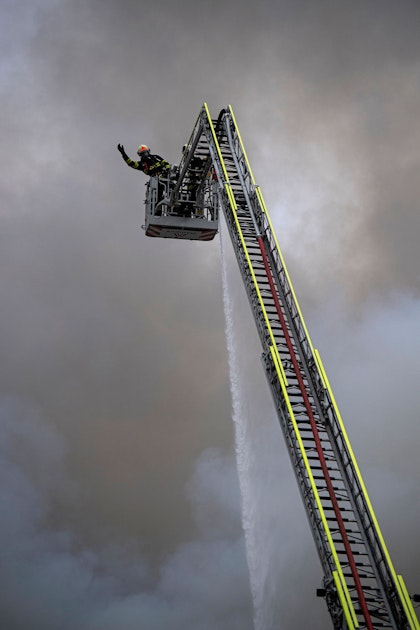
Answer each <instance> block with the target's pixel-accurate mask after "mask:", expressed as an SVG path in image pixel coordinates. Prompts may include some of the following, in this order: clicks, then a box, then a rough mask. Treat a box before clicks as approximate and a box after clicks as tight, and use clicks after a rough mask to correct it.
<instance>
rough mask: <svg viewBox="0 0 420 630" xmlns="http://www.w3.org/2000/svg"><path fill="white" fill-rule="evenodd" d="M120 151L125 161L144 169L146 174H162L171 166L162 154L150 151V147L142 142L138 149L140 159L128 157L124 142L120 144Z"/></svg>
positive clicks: (141, 169)
mask: <svg viewBox="0 0 420 630" xmlns="http://www.w3.org/2000/svg"><path fill="white" fill-rule="evenodd" d="M118 151H119V152H120V153H121V155H122V158H123V160H124V162H126V163H127V164H128V166H131V168H135V169H137V170H138V171H143V173H145V174H146V175H150V177H152V176H153V175H160V174H161V173H163V172H165V171H167V170H168V169H169V168H170V166H171V165H170V164H169V162H167V161H166V160H164V159H163V158H162V157H161V156H160V155H154V154H152V153H150V149H149V147H148V146H146V145H145V144H141V145H140V146H139V148H138V150H137V155H138V156H139V158H140V160H138V161H136V160H132V159H131V158H129V157H128V155H127V154H126V152H125V150H124V146H123V145H122V144H119V145H118Z"/></svg>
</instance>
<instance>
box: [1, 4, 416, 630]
mask: <svg viewBox="0 0 420 630" xmlns="http://www.w3.org/2000/svg"><path fill="white" fill-rule="evenodd" d="M1 11H2V19H1V27H0V28H1V52H2V55H1V62H0V91H1V103H2V104H1V109H2V118H1V133H2V143H1V146H0V166H1V171H2V175H3V177H2V181H1V183H0V196H1V214H0V221H1V237H0V238H1V243H0V269H1V282H0V309H1V328H0V349H1V355H2V364H1V365H0V382H1V396H2V401H3V407H2V410H3V411H2V415H1V422H2V425H1V427H2V428H1V431H2V432H1V436H2V441H1V448H2V467H3V468H2V469H3V472H4V474H3V476H2V482H3V485H2V488H3V495H2V496H3V499H4V500H3V503H2V506H3V507H2V519H1V520H3V523H4V529H3V537H2V539H3V540H6V542H7V541H11V544H8V545H7V544H6V548H7V549H8V553H7V557H6V559H5V564H4V565H3V566H4V567H5V570H4V571H1V579H2V585H3V587H4V589H3V593H7V594H8V597H7V599H6V597H5V598H4V603H3V606H2V608H1V611H0V619H1V621H2V623H3V624H6V625H7V627H8V628H10V630H15V629H16V630H18V629H20V628H25V627H27V625H28V621H27V620H28V618H30V625H31V627H33V628H36V627H39V628H43V629H44V628H48V627H54V628H55V627H57V624H58V622H57V620H59V621H60V623H62V625H63V627H64V628H65V627H68V628H72V627H75V626H77V627H82V628H83V624H85V627H86V628H87V629H88V630H92V629H93V628H96V627H101V629H102V630H103V628H106V627H107V624H108V627H109V628H110V629H112V628H113V627H121V626H122V625H123V627H124V628H127V629H128V630H129V628H130V624H131V626H132V627H136V628H138V627H139V623H141V621H142V620H143V619H147V623H148V624H149V625H148V626H146V627H147V628H148V630H150V628H153V625H152V623H154V624H155V625H156V627H162V624H164V625H163V627H165V624H166V627H170V628H175V629H176V628H177V627H178V626H177V625H176V624H178V625H180V624H181V623H183V624H184V626H183V627H185V626H188V625H189V626H190V627H194V628H207V627H217V628H223V623H225V624H226V627H229V628H234V627H235V624H236V626H238V627H239V624H240V625H241V627H242V628H243V627H252V616H253V614H252V612H251V596H250V587H249V577H248V571H247V567H246V562H245V552H244V543H243V533H242V528H241V524H240V522H239V517H238V506H237V501H238V497H239V491H238V489H237V480H236V474H235V471H234V467H233V465H232V459H231V453H232V452H233V450H234V436H233V434H234V428H233V426H232V421H231V400H230V391H229V382H228V381H229V378H228V357H227V352H226V347H225V339H224V327H225V324H224V317H223V303H222V287H221V278H220V275H221V273H220V257H219V245H218V243H217V241H216V242H214V243H211V244H206V245H205V246H204V247H203V246H202V244H194V243H176V242H172V243H171V242H163V241H162V242H156V241H154V240H152V239H146V238H144V236H143V233H142V231H141V224H142V222H143V216H142V213H143V208H142V203H143V198H144V183H145V179H144V177H143V176H142V175H139V174H137V173H135V172H133V171H131V170H129V169H127V168H126V167H125V166H124V164H123V163H122V161H121V159H120V157H119V155H118V153H117V151H116V144H117V143H118V142H123V143H124V144H125V147H126V150H127V152H128V153H130V154H131V155H132V154H133V153H134V152H135V150H136V148H137V146H138V144H139V143H140V142H146V144H148V145H150V146H151V147H152V148H153V149H154V150H156V151H158V152H159V153H161V154H162V155H164V156H165V157H166V158H167V159H168V160H170V161H172V162H176V161H177V160H178V159H179V156H180V152H181V147H182V145H183V144H184V142H185V141H186V139H187V138H188V135H189V133H190V131H191V129H192V126H193V124H194V121H195V117H196V116H197V114H198V111H199V108H200V106H201V104H202V103H203V101H207V102H208V103H209V106H210V109H211V111H212V113H213V114H214V115H217V113H218V111H219V109H221V108H222V107H224V106H225V105H226V104H227V103H229V102H231V103H232V105H233V107H234V110H235V113H236V116H237V119H238V124H239V127H240V129H241V132H242V134H243V139H244V142H245V146H246V148H247V152H248V155H249V158H250V162H251V164H252V167H253V170H254V173H255V176H256V179H257V181H258V183H259V184H260V185H261V186H262V190H263V192H264V195H265V197H266V200H267V205H268V207H269V210H270V212H271V215H272V218H273V222H274V224H275V227H276V230H277V234H278V237H279V241H280V244H281V246H282V248H283V249H284V253H285V256H286V261H287V264H288V267H289V269H290V272H291V275H292V278H293V280H294V284H295V288H296V290H297V293H298V296H299V298H300V301H301V305H302V308H303V312H304V315H305V318H306V320H307V323H308V326H309V329H310V331H311V333H312V336H313V338H314V341H315V345H316V346H317V347H318V348H319V349H320V351H321V355H322V356H323V358H324V362H325V364H326V367H327V369H328V372H329V375H330V379H331V380H332V382H333V385H334V387H335V390H336V396H337V399H338V402H339V404H340V407H341V408H342V411H343V416H344V419H345V421H346V424H347V425H348V430H349V433H350V436H351V439H352V442H354V446H355V450H356V454H357V455H358V456H359V459H360V464H361V467H362V471H363V472H364V473H365V474H366V476H367V481H368V482H370V480H372V481H371V485H370V483H368V488H370V487H371V486H372V490H371V494H372V497H371V498H372V500H373V503H374V506H375V507H376V509H377V511H378V515H379V516H380V522H381V524H382V526H383V528H384V530H385V533H386V536H387V540H389V541H390V547H391V551H392V555H393V558H394V561H395V562H396V564H397V565H398V569H399V570H400V571H401V572H402V573H403V575H404V577H405V578H406V581H407V584H408V585H409V588H410V589H411V590H413V591H414V590H417V591H418V588H419V587H418V582H419V578H418V570H417V568H416V567H417V565H418V557H417V554H416V552H415V549H413V545H414V547H415V540H416V532H415V531H414V527H415V525H414V523H416V521H417V519H418V514H419V507H418V498H417V494H416V487H417V486H416V484H417V480H418V466H417V461H416V445H417V444H418V439H419V436H418V403H417V399H416V395H415V393H416V382H417V380H418V379H417V377H418V355H419V353H418V347H417V336H418V335H416V331H417V321H418V290H419V284H418V280H419V275H418V267H419V257H418V248H417V241H416V238H417V233H418V230H419V212H418V199H419V198H420V195H419V192H420V191H419V190H418V181H417V180H418V178H416V172H417V170H418V165H419V164H418V162H419V149H418V147H419V137H418V131H417V126H416V124H415V120H416V117H418V113H419V98H418V94H419V91H418V76H419V73H418V69H419V52H420V51H419V44H418V42H419V41H420V37H419V33H418V29H419V24H420V22H419V19H418V17H419V8H418V5H417V3H416V2H410V1H408V0H407V1H403V2H399V3H398V5H397V4H395V3H391V2H382V3H381V7H380V10H379V8H378V5H377V3H375V2H373V1H372V2H365V3H363V5H360V6H359V5H357V6H356V5H350V4H348V5H347V4H346V5H342V6H340V7H338V6H337V5H336V3H332V2H327V1H325V2H318V3H316V4H314V3H311V2H307V1H302V2H296V1H295V0H294V1H293V2H287V1H286V0H283V1H282V2H273V1H271V0H263V1H262V2H260V3H259V4H258V5H255V3H254V4H252V3H247V2H245V3H244V2H234V1H230V2H223V3H220V2H217V3H212V4H211V5H200V4H197V3H192V2H182V3H181V4H179V3H178V4H177V5H175V4H173V3H169V2H165V1H164V2H161V3H159V5H155V6H150V4H149V5H146V3H143V2H131V1H128V0H127V1H124V2H122V3H121V2H119V3H117V2H115V1H114V0H106V1H105V2H103V1H102V2H96V1H95V0H91V1H90V2H88V3H86V2H81V1H80V0H57V1H56V0H37V1H36V2H32V3H29V2H27V1H26V0H17V1H16V0H15V1H14V2H3V5H2V9H1ZM232 273H234V267H233V270H232ZM236 285H239V287H237V288H235V290H234V291H233V290H232V291H233V292H234V293H235V296H236V293H237V292H238V294H239V295H240V292H241V291H242V289H241V288H240V281H237V282H236V284H235V285H234V286H236ZM235 299H237V300H238V303H239V311H238V313H239V314H238V316H237V321H236V324H237V332H238V334H239V332H240V329H241V327H242V326H245V327H246V325H248V324H249V329H246V328H245V332H244V333H243V338H242V339H244V341H243V342H242V341H241V344H240V347H241V348H242V350H243V352H244V355H245V356H244V357H243V360H242V361H241V365H242V367H243V369H244V373H245V374H246V379H247V381H246V384H245V385H244V387H243V391H244V401H243V405H244V408H246V407H247V398H246V395H247V396H248V397H249V399H250V401H251V402H252V401H258V407H257V409H254V408H253V407H252V405H251V404H250V406H249V414H250V417H249V419H248V420H247V421H249V422H250V425H251V428H254V429H255V430H256V432H257V433H258V435H259V436H260V437H261V441H260V442H259V441H258V440H257V439H256V437H255V434H252V435H253V440H252V442H253V446H255V451H253V452H254V455H253V457H254V459H255V462H256V464H255V465H256V471H257V476H256V478H255V479H254V487H253V492H255V494H253V495H252V500H253V501H254V504H255V506H254V509H255V512H256V513H257V514H258V524H259V529H257V530H256V534H255V535H256V538H257V539H259V540H262V538H261V537H260V538H258V537H259V536H261V535H262V533H263V534H264V535H265V536H267V537H268V540H270V547H268V546H263V544H262V543H261V549H260V550H259V556H260V564H259V566H260V568H261V572H262V573H261V575H263V576H264V583H263V584H262V589H261V590H262V593H263V595H262V606H263V608H264V614H263V616H262V617H260V618H261V619H264V625H263V626H261V627H263V628H264V630H269V629H270V628H272V627H278V621H279V618H281V620H282V623H283V627H284V629H285V630H287V629H288V628H295V627H299V625H302V626H304V625H307V623H308V618H309V619H310V620H311V627H312V628H313V629H314V630H317V626H318V627H319V628H321V627H322V628H324V627H325V626H326V625H327V624H328V621H326V618H325V611H324V605H323V602H321V601H319V600H316V599H315V597H314V589H315V588H316V586H318V585H319V575H320V571H319V567H318V561H317V559H316V558H315V557H314V555H315V552H314V549H313V546H312V541H311V539H310V532H309V528H308V527H307V526H306V523H305V520H304V518H305V517H304V516H303V510H302V507H301V505H300V500H299V496H298V492H297V488H296V487H295V482H294V479H293V472H292V471H291V469H290V465H289V463H288V461H287V459H286V456H285V453H284V451H282V450H281V449H282V442H281V436H279V435H278V431H277V429H278V427H277V424H276V420H275V419H274V418H273V411H272V406H271V401H270V400H269V396H267V395H266V390H265V389H264V388H265V387H266V386H265V384H264V382H263V380H262V376H261V374H260V372H261V370H260V365H259V361H258V358H255V357H256V356H258V353H259V350H258V346H257V345H254V347H253V349H252V345H250V344H251V342H250V340H251V339H252V335H253V334H254V333H253V332H250V331H251V330H252V326H253V324H252V322H250V321H249V320H250V315H249V313H248V306H247V304H246V302H245V303H241V302H240V298H239V297H238V296H236V297H235ZM241 304H242V306H241ZM246 322H248V324H247V323H246ZM10 400H13V401H18V402H17V403H16V402H14V403H13V404H12V405H11V406H10V403H9V402H7V401H10ZM4 401H6V402H4ZM5 405H6V406H5ZM34 409H35V410H36V411H33V410H34ZM260 419H261V420H260ZM260 421H261V425H259V422H260ZM259 429H260V430H259ZM378 435H380V436H381V439H380V440H379V439H378ZM263 438H264V439H263ZM209 449H210V450H209ZM213 449H216V450H213ZM203 453H204V454H203ZM268 454H269V456H268ZM264 466H266V467H265V468H264ZM194 471H195V472H194ZM280 476H281V482H279V485H278V487H277V484H276V480H277V479H278V478H279V477H280ZM388 486H389V492H385V490H384V488H386V487H388ZM235 488H236V490H235ZM253 497H257V498H258V501H257V499H255V500H254V499H253ZM375 498H377V500H375ZM402 514H403V515H404V516H403V517H402V516H401V515H402ZM6 517H7V518H6ZM297 531H299V532H300V533H301V539H300V537H298V535H297V534H296V532H297ZM263 537H264V536H263ZM303 541H305V542H303ZM270 550H271V553H270ZM194 567H200V568H202V567H204V568H205V569H206V570H204V569H203V570H202V573H200V579H198V578H197V574H194ZM206 567H207V568H206ZM207 569H208V570H207ZM11 576H14V578H13V579H12V578H11ZM6 578H7V579H6ZM225 579H226V580H227V581H229V579H230V586H229V588H228V587H226V588H225V584H226V582H225ZM66 593H67V594H66ZM192 593H194V596H195V599H196V605H194V602H193V601H192V600H193V599H194V598H193V597H192V596H191V594H192ZM302 601H304V602H305V606H303V605H302ZM39 602H41V604H42V605H40V604H39ZM306 603H307V605H306ZM199 607H200V610H201V614H200V611H199ZM25 611H26V612H25ZM308 614H309V617H308V616H307V615H308ZM25 615H28V616H25ZM29 615H30V617H29ZM171 615H172V616H171ZM223 616H225V619H226V621H225V622H222V621H221V618H222V617H223ZM139 618H140V621H139ZM168 619H170V621H168ZM159 623H160V624H161V626H159ZM48 624H50V626H49V625H48ZM95 624H96V625H95ZM100 624H101V625H100ZM206 624H207V625H206ZM140 627H141V626H140Z"/></svg>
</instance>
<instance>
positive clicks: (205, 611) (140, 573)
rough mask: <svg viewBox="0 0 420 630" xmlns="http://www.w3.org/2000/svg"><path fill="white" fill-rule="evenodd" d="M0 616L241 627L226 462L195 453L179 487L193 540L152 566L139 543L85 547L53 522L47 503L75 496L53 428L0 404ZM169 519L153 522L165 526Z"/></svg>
mask: <svg viewBox="0 0 420 630" xmlns="http://www.w3.org/2000/svg"><path fill="white" fill-rule="evenodd" d="M0 431H1V435H0V438H1V439H0V448H1V452H0V456H1V459H0V470H1V489H0V493H1V494H0V496H1V512H2V519H1V524H0V535H1V539H2V540H3V542H4V543H5V544H4V546H3V551H2V562H1V565H0V584H1V589H0V592H1V595H0V615H1V620H2V624H3V625H4V626H5V627H7V628H9V629H10V630H21V629H22V630H23V629H26V628H28V627H31V628H34V629H35V630H37V629H38V628H39V629H40V630H41V629H43V630H48V629H50V628H51V630H52V629H54V630H55V629H56V628H58V627H60V628H63V629H65V628H69V629H70V628H74V627H75V626H77V627H78V628H81V629H82V630H99V629H101V630H113V629H116V628H121V626H123V627H124V628H125V629H127V630H130V629H131V628H133V629H134V628H136V629H139V628H144V630H150V629H154V628H156V630H157V629H159V628H163V627H168V628H169V627H170V628H174V629H176V628H185V627H194V628H200V629H203V630H206V629H209V630H210V628H215V627H217V628H226V630H227V629H228V628H238V629H239V628H250V627H251V626H250V624H249V617H250V610H249V607H248V603H247V600H248V595H247V590H248V589H249V586H248V575H247V568H246V563H245V561H244V550H243V540H242V536H241V535H240V534H239V536H238V532H240V531H241V528H240V506H239V501H238V490H237V479H236V473H235V464H234V461H233V460H232V456H231V455H226V454H222V453H221V452H220V450H218V449H208V450H207V451H205V452H203V453H202V455H201V456H200V457H199V458H198V460H197V461H196V463H195V465H194V469H193V471H192V474H191V478H190V480H189V482H188V484H187V486H186V489H185V491H186V495H187V498H188V502H189V505H190V508H191V511H192V516H193V519H194V521H195V523H196V525H197V531H196V538H195V539H193V540H191V541H190V542H186V543H183V544H180V545H179V547H178V548H177V549H176V550H175V551H174V552H173V553H172V554H170V555H169V556H168V557H167V558H166V559H165V560H164V562H163V563H162V566H161V567H160V568H159V571H158V573H157V574H155V573H154V571H153V570H152V567H151V566H150V565H149V564H148V563H147V561H146V560H145V559H144V557H142V553H141V546H140V544H139V541H135V540H131V541H128V540H127V541H125V543H124V545H120V546H119V545H112V546H108V547H105V548H102V549H100V550H99V551H94V550H92V549H90V548H89V547H86V545H84V544H83V541H82V540H80V539H79V538H78V537H77V535H76V534H75V532H74V531H73V530H72V527H71V519H69V520H68V522H67V527H66V528H60V527H57V526H56V525H55V524H54V521H53V519H52V512H53V507H54V505H53V504H54V503H55V502H56V501H59V500H60V499H61V500H63V498H64V497H67V500H69V497H70V500H71V501H72V502H74V503H75V504H76V503H77V500H78V494H79V490H80V489H79V488H77V486H75V484H74V483H71V482H70V481H69V479H68V476H67V473H66V465H65V464H66V449H65V446H64V444H63V441H62V439H61V438H60V436H59V434H58V433H57V432H56V431H55V430H54V429H53V428H52V426H51V425H50V424H49V423H48V422H46V421H45V420H44V419H42V418H41V417H40V414H39V412H37V411H36V410H35V409H34V408H32V407H30V406H28V405H25V404H23V403H21V402H20V403H19V402H17V401H16V400H11V399H9V400H3V401H2V403H1V409H0ZM170 525H171V524H170V522H167V523H160V526H161V527H162V528H170Z"/></svg>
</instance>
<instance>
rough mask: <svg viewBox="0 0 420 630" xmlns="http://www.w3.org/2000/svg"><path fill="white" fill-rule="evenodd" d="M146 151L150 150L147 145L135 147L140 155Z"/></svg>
mask: <svg viewBox="0 0 420 630" xmlns="http://www.w3.org/2000/svg"><path fill="white" fill-rule="evenodd" d="M148 151H150V149H149V147H148V146H146V145H145V144H141V145H140V146H139V148H138V149H137V154H138V155H141V154H142V153H146V152H148Z"/></svg>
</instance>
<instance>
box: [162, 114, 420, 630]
mask: <svg viewBox="0 0 420 630" xmlns="http://www.w3.org/2000/svg"><path fill="white" fill-rule="evenodd" d="M194 156H197V157H200V158H201V159H202V160H204V161H205V164H206V168H205V169H204V175H203V182H202V183H201V185H204V182H205V180H206V179H207V178H211V179H212V181H213V183H214V184H213V185H214V194H215V195H217V196H218V199H219V204H220V207H221V208H222V210H223V212H224V215H225V218H226V222H227V225H228V228H229V232H230V236H231V240H232V244H233V247H234V251H235V254H236V258H237V261H238V264H239V269H240V272H241V275H242V279H243V281H244V285H245V289H246V292H247V295H248V299H249V302H250V305H251V308H252V312H253V315H254V319H255V322H256V326H257V329H258V333H259V336H260V340H261V344H262V348H263V355H262V356H263V363H264V367H265V372H266V376H267V379H268V382H269V384H270V388H271V391H272V394H273V398H274V403H275V406H276V410H277V413H278V418H279V422H280V425H281V428H282V430H283V434H284V438H285V441H286V444H287V447H288V450H289V454H290V457H291V460H292V464H293V467H294V470H295V474H296V477H297V480H298V484H299V488H300V492H301V496H302V499H303V502H304V505H305V508H306V512H307V515H308V518H309V522H310V525H311V528H312V532H313V536H314V540H315V544H316V547H317V550H318V554H319V557H320V561H321V564H322V567H323V572H324V587H325V594H326V595H325V596H326V601H327V605H328V608H329V611H330V614H331V617H332V621H333V626H334V628H335V629H336V630H347V629H348V630H353V629H355V628H361V629H362V628H366V629H367V630H379V629H382V628H384V629H387V628H389V629H391V628H392V629H394V630H420V624H419V622H418V619H417V616H416V613H415V611H414V608H413V606H412V603H411V600H410V597H409V595H408V593H407V589H406V587H405V585H404V581H403V579H402V577H401V576H399V575H397V574H396V572H395V569H394V567H393V565H392V562H391V558H390V556H389V553H388V550H387V548H386V545H385V542H384V539H383V536H382V534H381V531H380V528H379V525H378V522H377V520H376V517H375V514H374V512H373V509H372V505H371V502H370V500H369V497H368V494H367V491H366V487H365V485H364V482H363V479H362V476H361V474H360V471H359V468H358V466H357V462H356V459H355V457H354V454H353V451H352V448H351V445H350V441H349V439H348V436H347V434H346V431H345V428H344V424H343V421H342V418H341V415H340V412H339V410H338V407H337V404H336V401H335V398H334V395H333V392H332V389H331V386H330V384H329V381H328V378H327V375H326V372H325V369H324V367H323V364H322V361H321V357H320V355H319V352H318V351H317V350H316V349H314V347H313V345H312V342H311V340H310V337H309V334H308V331H307V328H306V325H305V322H304V320H303V317H302V313H301V311H300V308H299V305H298V302H297V299H296V295H295V293H294V290H293V287H292V284H291V281H290V277H289V274H288V272H287V269H286V266H285V264H284V260H283V256H282V254H281V251H280V248H279V245H278V242H277V239H276V236H275V233H274V229H273V226H272V223H271V220H270V217H269V215H268V212H267V208H266V206H265V202H264V199H263V196H262V193H261V190H260V188H259V187H258V186H257V185H256V183H255V180H254V177H253V174H252V171H251V168H250V165H249V162H248V159H247V156H246V152H245V149H244V146H243V142H242V139H241V136H240V133H239V129H238V127H237V124H236V120H235V116H234V113H233V110H232V108H231V107H229V108H227V109H226V110H222V111H221V112H220V114H219V117H218V118H217V119H216V120H212V119H211V117H210V113H209V110H208V107H207V105H206V104H204V105H203V108H202V110H201V112H200V114H199V116H198V119H197V122H196V124H195V127H194V129H193V132H192V134H191V137H190V140H189V143H188V145H187V147H186V150H185V151H184V155H183V161H181V164H180V167H179V168H180V173H181V176H180V182H182V174H183V173H185V172H186V170H187V168H188V163H189V162H190V161H191V159H192V158H193V157H194ZM174 194H175V195H176V190H175V193H174Z"/></svg>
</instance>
